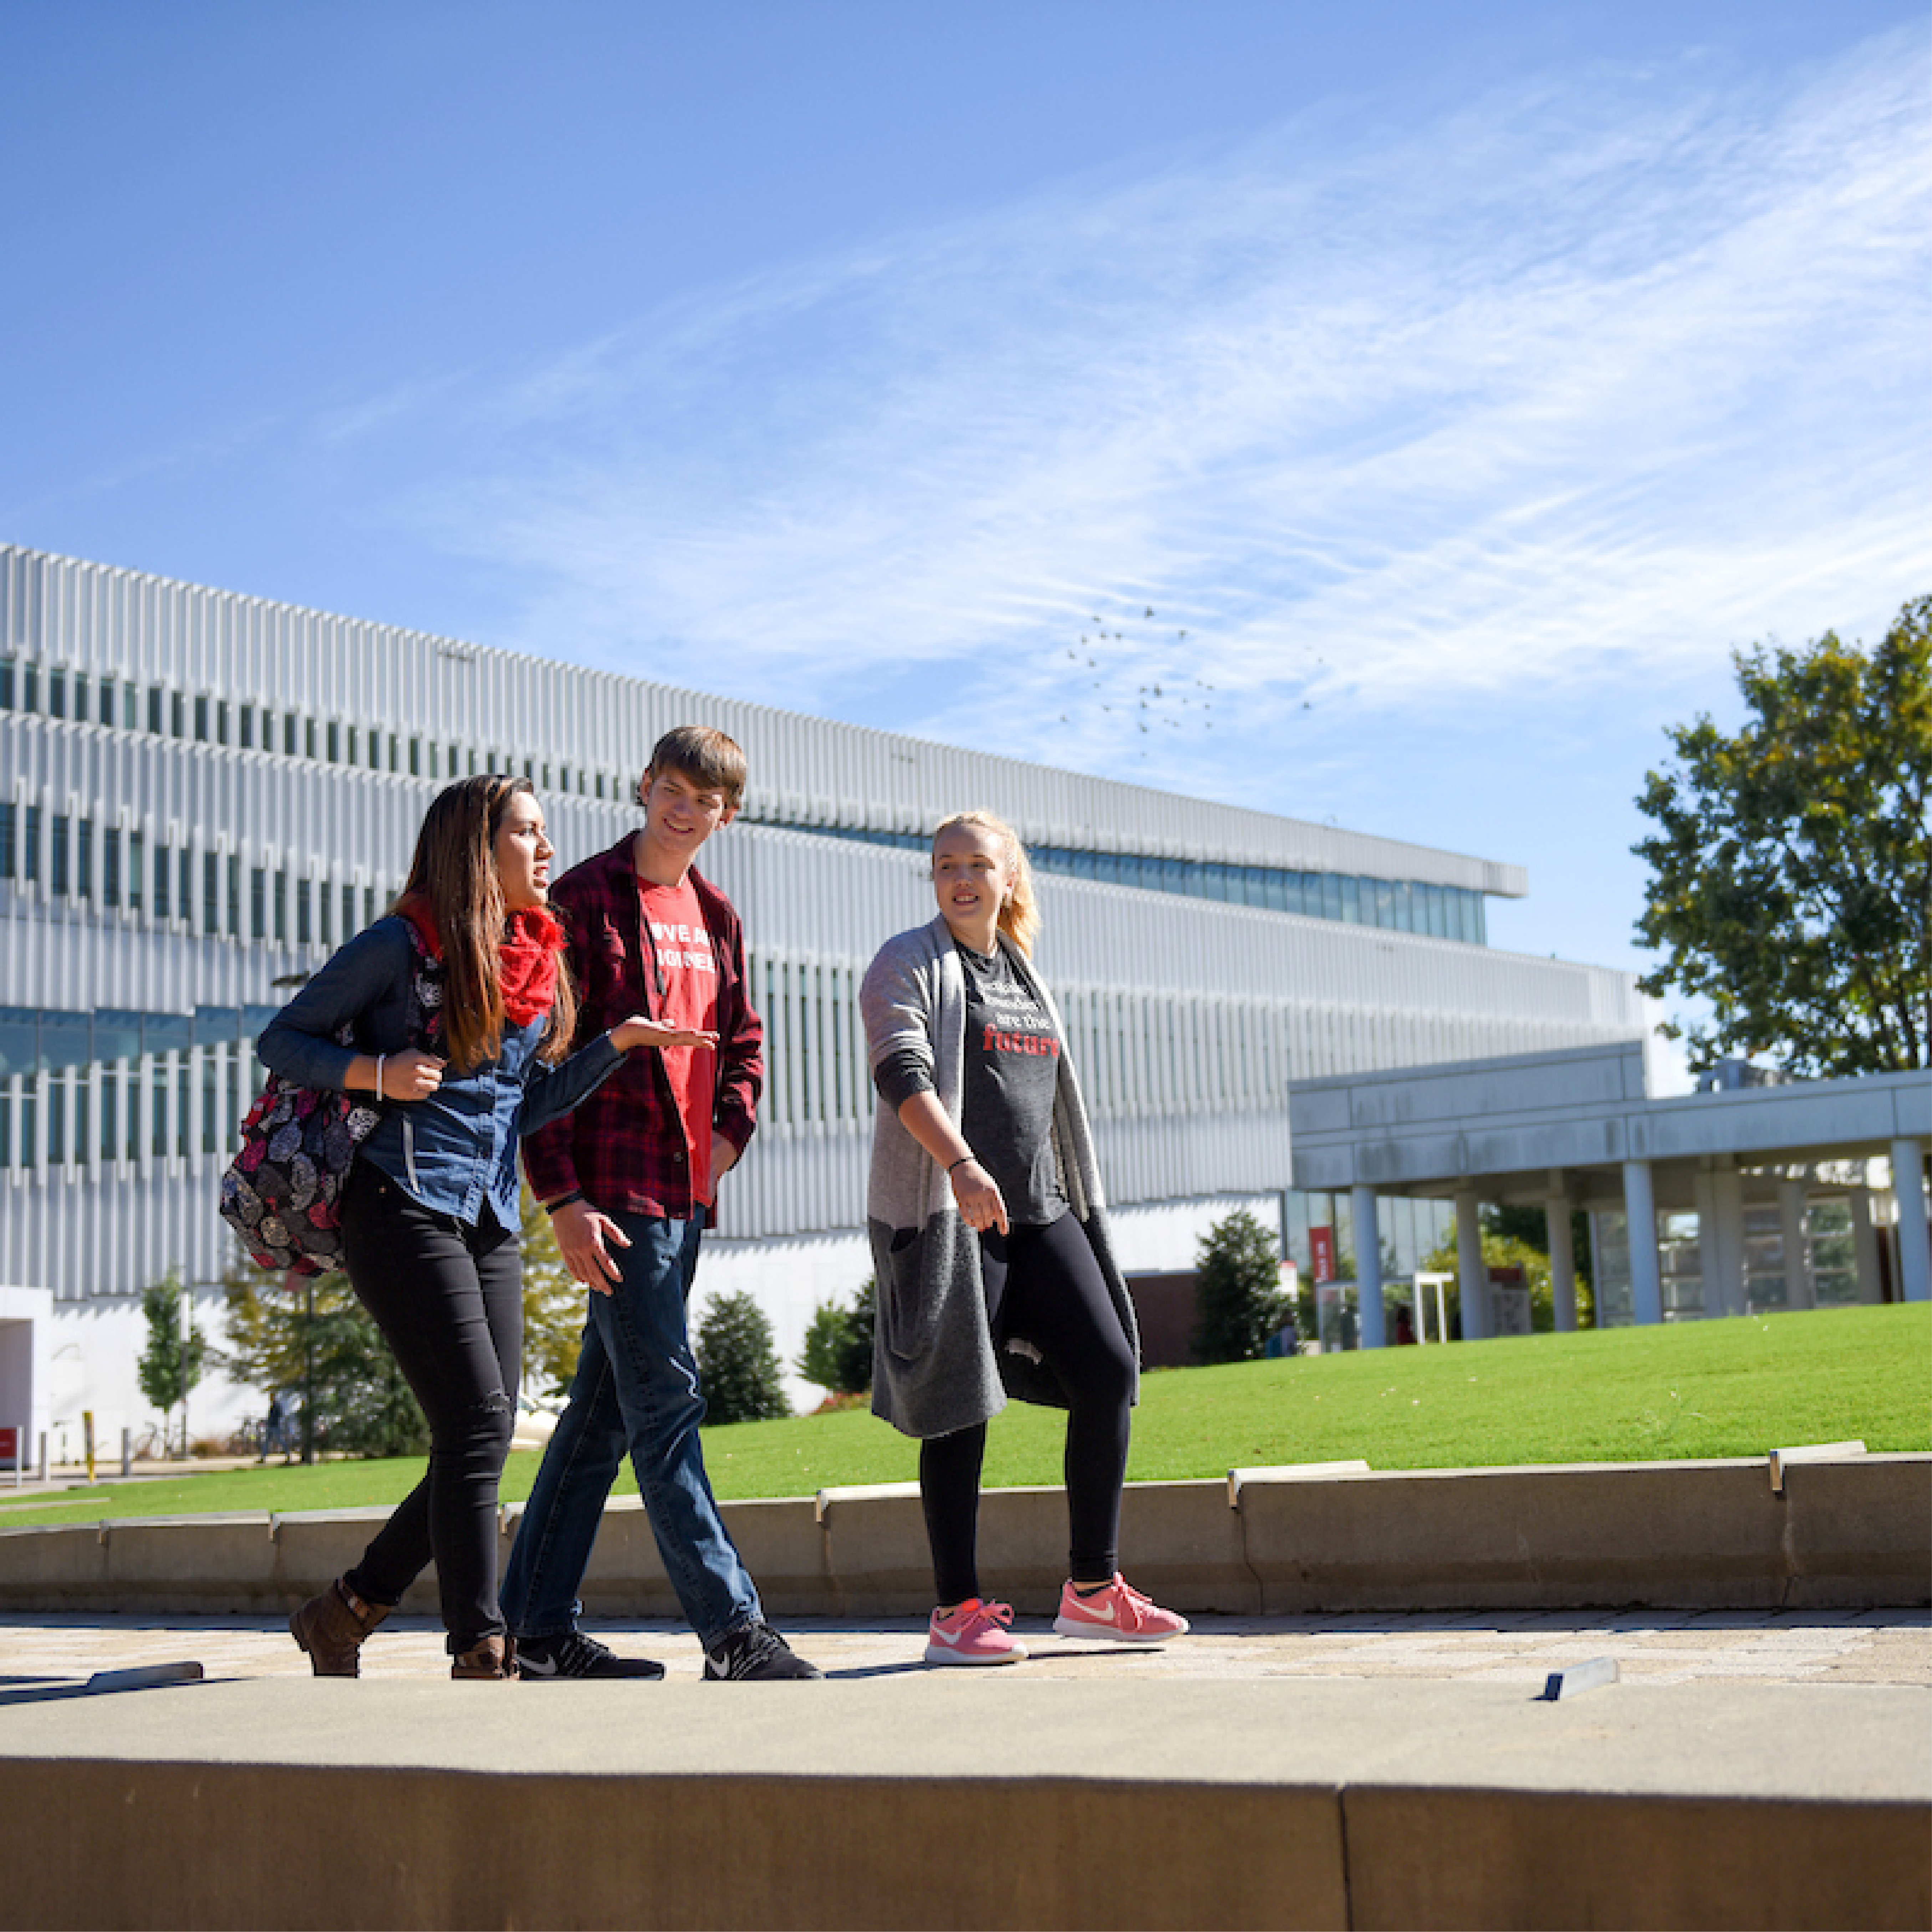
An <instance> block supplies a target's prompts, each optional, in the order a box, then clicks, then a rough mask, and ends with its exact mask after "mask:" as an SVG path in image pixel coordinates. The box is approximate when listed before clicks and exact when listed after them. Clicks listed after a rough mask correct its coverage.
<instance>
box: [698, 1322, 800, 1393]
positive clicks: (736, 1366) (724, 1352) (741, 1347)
mask: <svg viewBox="0 0 1932 1932" xmlns="http://www.w3.org/2000/svg"><path fill="white" fill-rule="evenodd" d="M697 1371H698V1374H699V1376H700V1377H701V1378H702V1379H703V1386H704V1400H705V1406H706V1409H708V1410H709V1414H710V1419H711V1420H712V1421H713V1422H764V1421H769V1420H770V1419H771V1418H773V1417H775V1416H781V1415H790V1413H791V1404H790V1403H789V1402H787V1400H785V1392H784V1371H783V1370H781V1368H780V1367H778V1344H777V1342H776V1340H775V1338H774V1337H773V1336H772V1325H771V1323H770V1322H769V1321H767V1320H766V1317H765V1311H764V1310H763V1309H762V1308H760V1307H759V1306H758V1304H757V1302H756V1301H754V1300H753V1299H752V1298H751V1296H750V1295H720V1296H719V1297H718V1298H717V1299H716V1300H715V1301H713V1302H712V1304H711V1306H710V1307H709V1309H707V1310H706V1312H705V1316H704V1319H703V1321H702V1322H700V1323H699V1324H698V1328H697Z"/></svg>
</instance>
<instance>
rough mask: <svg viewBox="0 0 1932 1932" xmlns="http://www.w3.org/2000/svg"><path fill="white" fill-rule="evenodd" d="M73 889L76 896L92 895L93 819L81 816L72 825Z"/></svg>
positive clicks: (87, 896)
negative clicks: (81, 817)
mask: <svg viewBox="0 0 1932 1932" xmlns="http://www.w3.org/2000/svg"><path fill="white" fill-rule="evenodd" d="M74 892H75V895H76V896H77V897H78V898H83V899H91V898H93V896H94V820H92V819H91V818H83V819H80V820H77V821H76V823H75V825H74Z"/></svg>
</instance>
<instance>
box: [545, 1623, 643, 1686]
mask: <svg viewBox="0 0 1932 1932" xmlns="http://www.w3.org/2000/svg"><path fill="white" fill-rule="evenodd" d="M517 1671H518V1673H519V1674H520V1676H523V1677H525V1678H533V1677H661V1676H663V1675H664V1666H663V1665H662V1664H657V1663H654V1662H652V1660H651V1659H650V1658H648V1657H619V1655H617V1653H616V1652H615V1651H614V1650H613V1649H610V1646H608V1645H607V1644H601V1643H598V1641H597V1640H596V1639H595V1637H586V1636H585V1635H584V1634H583V1632H582V1631H574V1630H573V1631H564V1632H563V1633H562V1634H561V1635H559V1636H557V1637H519V1638H518V1639H517Z"/></svg>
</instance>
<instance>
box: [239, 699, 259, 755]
mask: <svg viewBox="0 0 1932 1932" xmlns="http://www.w3.org/2000/svg"><path fill="white" fill-rule="evenodd" d="M235 742H236V744H237V745H239V746H240V747H241V748H242V750H243V751H253V750H254V748H255V707H254V706H253V705H252V704H238V705H237V706H236V707H235Z"/></svg>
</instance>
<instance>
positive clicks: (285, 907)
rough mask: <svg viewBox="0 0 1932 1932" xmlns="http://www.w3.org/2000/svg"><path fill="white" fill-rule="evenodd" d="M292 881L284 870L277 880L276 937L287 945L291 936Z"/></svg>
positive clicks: (280, 942)
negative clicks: (290, 902)
mask: <svg viewBox="0 0 1932 1932" xmlns="http://www.w3.org/2000/svg"><path fill="white" fill-rule="evenodd" d="M290 883H291V881H290V877H289V875H288V874H287V873H286V872H284V873H283V874H281V877H280V878H279V879H278V881H277V889H276V892H275V938H276V941H277V943H278V944H281V945H287V944H288V938H289V888H290Z"/></svg>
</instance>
